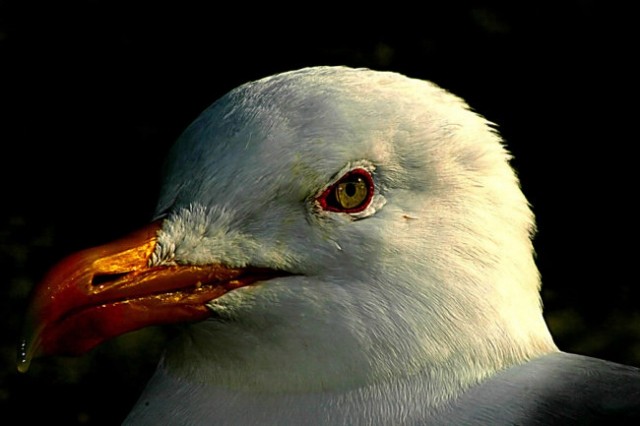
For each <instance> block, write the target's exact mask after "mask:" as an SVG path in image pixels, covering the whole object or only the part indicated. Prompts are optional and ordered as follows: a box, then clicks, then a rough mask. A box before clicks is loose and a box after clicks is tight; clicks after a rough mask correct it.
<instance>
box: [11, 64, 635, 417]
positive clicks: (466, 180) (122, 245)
mask: <svg viewBox="0 0 640 426" xmlns="http://www.w3.org/2000/svg"><path fill="white" fill-rule="evenodd" d="M511 160H512V157H511V154H510V152H509V151H508V149H507V147H506V144H505V142H504V141H503V139H502V138H501V136H500V134H499V131H498V129H497V125H495V124H493V123H492V122H490V121H488V120H487V119H486V118H484V117H483V116H481V115H480V114H478V113H477V112H475V111H474V110H473V109H472V108H471V107H470V106H469V105H468V104H467V103H466V102H465V101H464V100H463V99H461V98H460V97H458V96H456V95H454V94H452V93H450V92H449V91H447V90H445V89H443V88H441V87H439V86H438V85H436V84H434V83H432V82H429V81H426V80H421V79H415V78H410V77H407V76H405V75H402V74H400V73H395V72H390V71H376V70H371V69H366V68H351V67H347V66H315V67H308V68H302V69H298V70H294V71H288V72H283V73H279V74H275V75H272V76H269V77H265V78H262V79H259V80H255V81H251V82H248V83H246V84H243V85H241V86H239V87H237V88H235V89H233V90H231V91H230V92H229V93H227V94H226V95H224V96H223V97H221V98H220V99H218V100H217V101H215V102H214V103H213V104H212V105H211V106H210V107H208V108H207V109H206V110H204V112H202V114H201V115H200V116H199V117H198V118H197V119H196V120H195V121H194V122H193V123H192V124H190V125H189V126H188V127H187V129H186V130H185V131H184V132H183V133H182V135H181V136H180V137H179V138H178V140H177V141H176V143H175V145H174V146H173V148H172V149H171V151H170V152H169V154H168V158H167V162H166V164H165V168H164V171H165V172H164V179H163V181H162V184H161V191H160V196H159V199H158V203H157V209H156V212H155V214H154V217H153V218H152V220H151V221H150V223H149V224H148V225H145V226H144V227H143V228H142V229H140V230H139V231H136V232H134V233H133V234H131V235H129V236H126V237H124V238H122V239H120V240H117V241H115V242H113V243H108V244H106V245H103V246H99V247H96V248H91V249H87V250H84V251H81V252H79V253H77V254H73V255H71V256H69V257H68V258H66V259H64V260H62V261H61V262H60V263H59V264H57V265H56V266H54V267H53V268H52V269H51V271H50V272H49V273H48V274H47V275H46V276H45V277H44V278H43V280H42V282H41V283H40V284H39V285H38V286H37V287H36V289H35V291H34V293H33V296H32V298H31V301H30V304H29V307H28V309H27V314H26V320H25V327H24V330H25V331H24V338H23V339H22V340H21V341H20V342H19V345H18V346H19V347H18V368H19V369H20V370H21V371H26V370H27V369H28V367H29V364H30V363H31V361H32V360H33V359H34V358H36V357H40V356H52V355H81V354H83V353H85V352H87V351H89V350H91V349H92V348H94V347H95V346H97V345H99V344H100V343H102V342H103V341H105V340H107V339H110V338H113V337H115V336H118V335H120V334H123V333H125V332H129V331H132V330H136V329H140V328H143V327H146V326H149V325H156V324H174V323H176V324H177V323H179V324H183V325H181V333H180V334H179V336H178V337H176V339H175V340H172V341H171V342H170V343H169V344H168V345H167V348H166V349H165V352H164V354H163V356H162V359H161V360H160V363H159V365H158V367H157V369H156V371H155V373H154V374H153V376H152V377H151V379H150V381H149V383H148V384H147V386H146V389H145V390H144V391H143V393H142V395H141V396H140V398H139V400H138V402H137V403H136V404H135V405H134V406H133V408H132V410H131V412H130V413H129V415H128V417H127V418H126V419H125V420H124V424H134V425H139V424H142V425H144V424H188V425H208V424H242V425H251V424H261V425H264V424H277V425H283V424H302V423H306V424H324V425H360V424H362V425H378V424H380V425H387V424H393V425H403V424H412V425H415V424H435V425H440V424H443V425H444V424H447V425H449V424H479V425H488V424H491V425H511V424H518V425H525V424H532V425H543V424H544V425H546V424H597V423H599V422H601V421H602V422H605V421H606V422H607V424H614V423H615V424H624V423H629V424H638V423H637V422H638V420H639V419H640V369H638V368H635V367H632V366H626V365H621V364H616V363H613V362H610V361H606V360H601V359H596V358H590V357H586V356H583V355H578V354H571V353H567V352H563V351H561V350H560V349H559V348H558V347H557V345H556V344H555V343H554V340H553V337H552V336H551V333H550V331H549V329H548V327H547V324H546V323H545V320H544V317H543V309H542V302H541V298H540V287H541V281H542V279H541V276H540V273H539V271H538V269H537V266H536V263H535V256H534V247H533V238H534V236H535V232H536V225H535V218H534V215H533V212H532V210H531V207H530V205H529V203H528V201H527V199H526V197H525V195H524V194H523V191H522V189H521V187H520V182H519V179H518V177H517V175H516V172H515V171H514V169H513V167H512V166H511Z"/></svg>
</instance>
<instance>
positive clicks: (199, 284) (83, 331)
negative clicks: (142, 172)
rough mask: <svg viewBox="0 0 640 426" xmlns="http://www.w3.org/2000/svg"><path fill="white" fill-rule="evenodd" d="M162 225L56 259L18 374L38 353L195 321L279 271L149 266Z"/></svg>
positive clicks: (30, 316) (79, 348) (38, 296)
mask: <svg viewBox="0 0 640 426" xmlns="http://www.w3.org/2000/svg"><path fill="white" fill-rule="evenodd" d="M161 224H162V222H161V221H157V222H154V223H152V224H150V225H149V226H147V227H145V228H143V229H141V230H139V231H137V232H135V233H133V234H131V235H129V236H128V237H125V238H122V239H120V240H117V241H115V242H112V243H110V244H106V245H103V246H100V247H96V248H92V249H88V250H84V251H81V252H79V253H76V254H73V255H71V256H69V257H67V258H66V259H64V260H62V261H61V262H60V263H58V264H57V265H56V266H55V267H53V268H52V269H51V271H49V273H48V274H47V275H46V276H45V278H44V279H43V280H42V282H41V283H40V284H39V285H38V286H36V288H35V291H34V293H33V295H32V298H31V301H30V305H29V308H28V312H27V319H26V322H25V329H24V334H23V339H22V340H21V341H20V344H19V348H18V369H19V370H20V371H26V370H27V369H28V368H29V364H30V362H31V359H32V358H34V357H37V356H41V355H62V354H66V355H79V354H82V353H84V352H86V351H88V350H90V349H91V348H93V347H95V346H96V345H98V344H99V343H101V342H103V341H105V340H107V339H109V338H112V337H115V336H118V335H120V334H123V333H125V332H128V331H133V330H137V329H140V328H143V327H145V326H148V325H152V324H170V323H176V322H184V321H200V320H203V319H205V318H207V317H208V316H209V315H210V310H209V309H208V308H207V307H206V303H207V302H208V301H210V300H212V299H215V298H217V297H220V296H222V295H223V294H225V293H226V292H228V291H230V290H233V289H235V288H238V287H242V286H245V285H249V284H252V283H254V282H256V281H263V280H266V279H269V278H273V277H274V276H278V275H283V273H282V271H280V272H278V271H273V270H269V269H262V268H260V269H258V268H228V267H225V266H223V265H219V264H216V265H204V266H194V265H169V266H152V265H150V262H149V259H150V257H151V254H152V253H153V251H154V248H155V246H156V239H157V237H156V235H157V232H158V230H159V229H160V227H161Z"/></svg>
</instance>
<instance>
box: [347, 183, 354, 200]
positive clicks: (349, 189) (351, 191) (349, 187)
mask: <svg viewBox="0 0 640 426" xmlns="http://www.w3.org/2000/svg"><path fill="white" fill-rule="evenodd" d="M345 192H346V193H347V195H348V196H349V197H353V196H354V195H355V193H356V184H355V183H353V182H349V183H347V187H346V188H345Z"/></svg>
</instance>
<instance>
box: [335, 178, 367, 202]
mask: <svg viewBox="0 0 640 426" xmlns="http://www.w3.org/2000/svg"><path fill="white" fill-rule="evenodd" d="M368 194H369V189H368V188H367V184H366V182H365V181H364V180H363V179H362V178H361V177H354V179H353V180H347V181H345V182H340V183H338V185H336V187H335V196H336V201H338V203H339V204H340V206H341V207H342V208H344V209H354V208H356V207H358V206H360V205H361V204H362V203H363V202H365V200H366V199H367V196H368Z"/></svg>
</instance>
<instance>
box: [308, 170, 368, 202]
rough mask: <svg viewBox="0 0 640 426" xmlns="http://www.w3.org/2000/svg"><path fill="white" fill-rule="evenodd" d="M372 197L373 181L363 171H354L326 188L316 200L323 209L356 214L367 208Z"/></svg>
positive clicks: (366, 172)
mask: <svg viewBox="0 0 640 426" xmlns="http://www.w3.org/2000/svg"><path fill="white" fill-rule="evenodd" d="M372 197H373V179H372V178H371V174H370V173H369V172H368V171H366V170H365V169H361V168H358V169H354V170H351V171H349V172H348V173H347V174H345V175H344V176H343V177H342V178H340V180H338V181H337V182H336V183H334V184H333V185H331V186H330V187H328V188H327V189H326V190H325V191H324V192H323V193H322V194H321V195H320V196H319V197H318V198H317V200H318V202H319V203H320V206H322V208H323V209H325V210H329V211H333V212H343V213H358V212H361V211H363V210H364V209H366V208H367V207H368V206H369V203H370V202H371V198H372Z"/></svg>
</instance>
